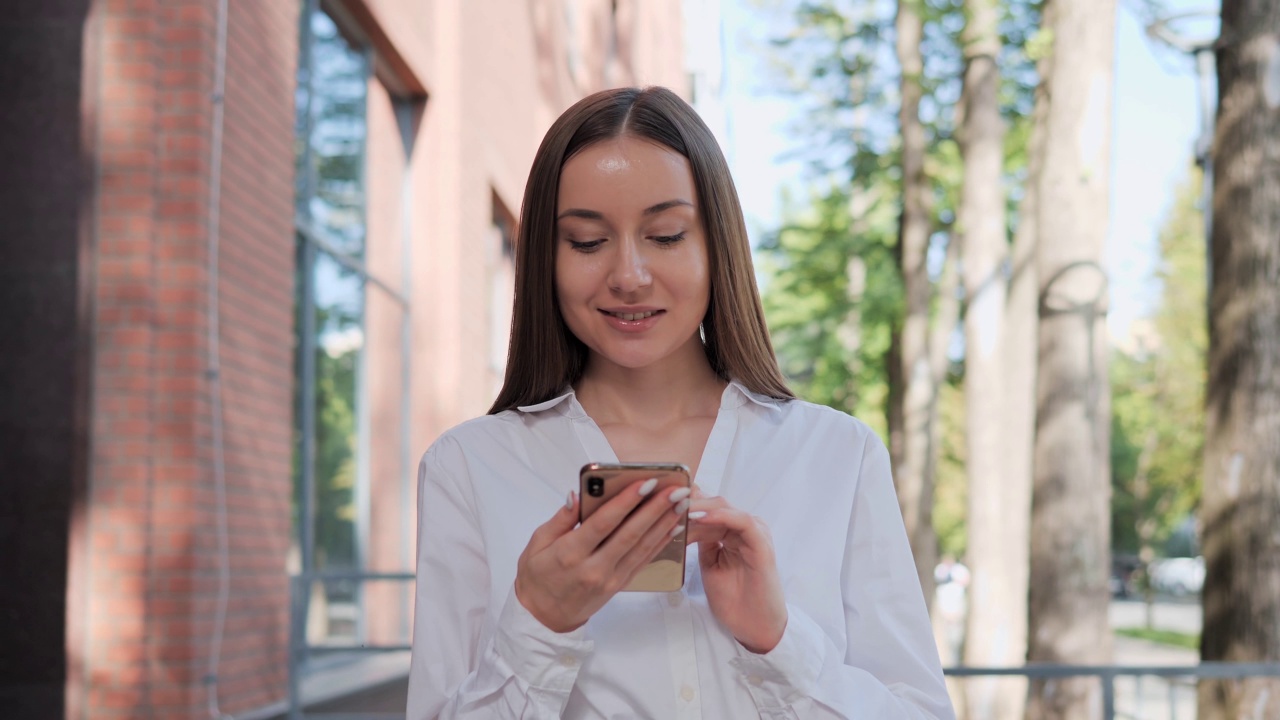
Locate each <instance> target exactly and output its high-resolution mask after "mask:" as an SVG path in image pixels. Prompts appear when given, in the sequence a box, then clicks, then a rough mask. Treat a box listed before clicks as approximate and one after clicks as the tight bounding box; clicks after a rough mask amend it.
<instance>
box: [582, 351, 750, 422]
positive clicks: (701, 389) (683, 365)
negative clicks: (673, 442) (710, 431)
mask: <svg viewBox="0 0 1280 720" xmlns="http://www.w3.org/2000/svg"><path fill="white" fill-rule="evenodd" d="M726 384H727V383H726V382H725V381H724V380H722V379H721V378H720V377H719V376H718V375H716V373H715V371H714V370H713V369H712V368H711V363H710V362H708V361H707V356H706V352H705V351H704V350H703V348H702V342H701V340H700V339H698V338H697V337H694V338H693V339H692V341H691V342H689V343H686V344H685V345H684V346H683V347H682V348H681V349H680V350H678V351H676V352H675V353H673V354H672V355H671V356H670V357H667V358H665V359H664V360H662V361H661V362H658V363H655V364H653V365H650V366H648V367H643V368H628V367H623V366H621V365H617V364H616V363H612V362H609V361H608V360H606V359H605V358H603V357H600V356H598V355H595V354H592V355H591V357H590V358H589V359H588V361H587V367H586V370H585V371H584V372H583V374H582V379H581V380H579V381H578V382H577V384H576V387H575V388H574V389H575V391H576V393H577V396H578V402H580V403H582V407H583V408H584V409H585V410H586V411H587V414H588V415H590V416H591V417H592V418H593V419H594V420H595V421H596V422H597V423H598V424H600V425H612V424H625V425H635V426H640V427H661V426H664V425H667V424H669V423H672V422H676V421H679V420H683V419H686V418H690V417H705V416H707V415H712V416H714V415H715V414H716V413H717V412H718V411H719V409H720V396H721V394H723V392H724V388H725V385H726Z"/></svg>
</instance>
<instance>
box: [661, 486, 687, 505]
mask: <svg viewBox="0 0 1280 720" xmlns="http://www.w3.org/2000/svg"><path fill="white" fill-rule="evenodd" d="M691 492H693V491H692V490H690V489H689V488H680V489H679V490H677V491H675V492H673V493H671V495H670V496H669V497H667V499H668V500H670V501H671V502H672V503H678V502H680V501H681V500H683V499H685V498H687V497H689V493H691Z"/></svg>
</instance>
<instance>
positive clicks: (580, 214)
mask: <svg viewBox="0 0 1280 720" xmlns="http://www.w3.org/2000/svg"><path fill="white" fill-rule="evenodd" d="M682 206H684V207H693V203H691V202H689V201H688V200H681V199H679V198H677V199H675V200H665V201H663V202H660V203H658V204H657V205H653V206H652V207H647V208H645V209H644V212H643V214H644V215H657V214H658V213H660V212H663V211H666V210H670V209H671V208H673V207H682ZM569 217H575V218H582V219H583V220H603V219H604V214H603V213H601V212H599V211H597V210H585V209H583V208H569V209H568V210H565V211H564V212H562V213H560V214H559V215H557V216H556V220H563V219H565V218H569Z"/></svg>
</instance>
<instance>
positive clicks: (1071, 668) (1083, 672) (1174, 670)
mask: <svg viewBox="0 0 1280 720" xmlns="http://www.w3.org/2000/svg"><path fill="white" fill-rule="evenodd" d="M943 672H944V673H945V674H946V675H947V676H948V677H954V678H976V677H999V676H1006V677H1008V676H1013V677H1025V678H1027V679H1028V680H1054V679H1062V678H1078V677H1096V678H1098V680H1099V681H1101V683H1102V717H1103V720H1116V718H1118V717H1125V716H1121V715H1118V714H1117V712H1116V679H1117V678H1129V677H1131V678H1133V679H1134V681H1135V684H1136V686H1137V688H1138V692H1137V693H1136V698H1137V703H1138V705H1137V708H1136V710H1135V711H1136V712H1137V713H1139V714H1138V715H1129V716H1127V717H1131V718H1134V720H1156V718H1153V717H1151V716H1149V715H1146V714H1143V706H1142V702H1143V700H1142V698H1143V693H1142V692H1141V688H1142V679H1143V678H1144V677H1157V678H1162V679H1164V680H1165V682H1166V684H1167V691H1168V700H1169V715H1168V718H1169V720H1179V717H1180V716H1179V715H1178V714H1177V703H1176V698H1175V693H1176V692H1177V688H1178V685H1177V681H1180V680H1181V681H1184V682H1185V683H1186V685H1187V686H1188V687H1190V688H1194V687H1195V683H1196V682H1198V681H1200V680H1244V679H1247V678H1258V677H1280V662H1272V663H1231V662H1202V663H1199V664H1197V665H1057V664H1052V663H1036V664H1032V665H1025V666H1023V667H1009V668H979V667H954V668H947V669H945V670H944V671H943ZM1191 717H1194V713H1193V714H1192V715H1190V716H1187V717H1186V718H1183V719H1182V720H1190V718H1191Z"/></svg>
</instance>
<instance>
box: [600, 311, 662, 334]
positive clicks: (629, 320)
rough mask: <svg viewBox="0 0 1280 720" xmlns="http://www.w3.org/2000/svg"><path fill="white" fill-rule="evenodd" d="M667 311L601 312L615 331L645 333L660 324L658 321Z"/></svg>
mask: <svg viewBox="0 0 1280 720" xmlns="http://www.w3.org/2000/svg"><path fill="white" fill-rule="evenodd" d="M666 312H667V311H666V310H646V311H642V312H609V311H607V310H601V311H600V314H601V315H604V319H605V322H606V323H608V324H609V326H610V327H612V328H613V329H615V330H618V331H621V332H627V333H635V332H644V331H646V330H648V329H650V328H652V327H653V326H654V325H656V324H658V319H659V318H661V317H662V316H663V315H665V314H666Z"/></svg>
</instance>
